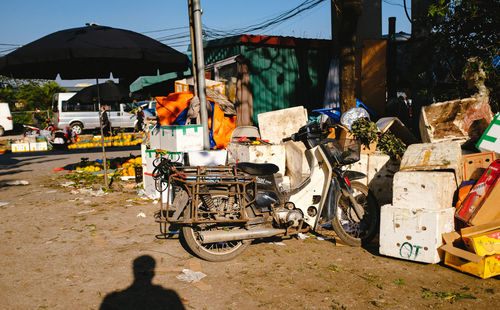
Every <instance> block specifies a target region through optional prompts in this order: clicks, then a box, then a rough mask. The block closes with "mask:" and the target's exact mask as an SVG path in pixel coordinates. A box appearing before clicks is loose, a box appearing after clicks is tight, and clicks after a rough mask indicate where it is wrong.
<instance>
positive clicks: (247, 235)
mask: <svg viewBox="0 0 500 310" xmlns="http://www.w3.org/2000/svg"><path fill="white" fill-rule="evenodd" d="M285 232H286V230H285V229H276V228H254V229H244V228H238V229H233V230H230V231H225V230H212V231H203V232H200V239H201V243H202V244H206V243H214V242H224V241H234V240H247V239H257V238H267V237H272V236H276V235H279V234H284V233H285Z"/></svg>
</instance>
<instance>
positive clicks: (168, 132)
mask: <svg viewBox="0 0 500 310" xmlns="http://www.w3.org/2000/svg"><path fill="white" fill-rule="evenodd" d="M150 146H151V148H152V149H161V150H165V151H169V152H188V151H199V150H203V126H202V125H183V126H156V127H154V128H152V129H150Z"/></svg>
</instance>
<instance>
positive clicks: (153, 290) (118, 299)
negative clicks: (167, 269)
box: [99, 255, 185, 310]
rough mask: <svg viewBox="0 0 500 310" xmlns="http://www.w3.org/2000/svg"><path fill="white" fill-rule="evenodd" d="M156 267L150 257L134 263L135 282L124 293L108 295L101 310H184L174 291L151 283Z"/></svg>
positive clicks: (138, 259)
mask: <svg viewBox="0 0 500 310" xmlns="http://www.w3.org/2000/svg"><path fill="white" fill-rule="evenodd" d="M155 265H156V262H155V260H154V259H153V258H152V257H151V256H149V255H143V256H140V257H138V258H136V259H135V260H134V263H133V268H134V282H133V283H132V284H131V285H130V286H129V287H128V288H126V289H124V290H122V291H118V292H113V293H109V294H108V295H106V297H105V298H104V300H103V301H102V304H101V307H100V308H99V309H100V310H108V309H123V310H128V309H130V310H132V309H150V310H156V309H169V310H177V309H179V310H184V309H185V308H184V305H183V304H182V301H181V299H180V298H179V295H177V293H176V292H175V291H174V290H170V289H165V288H163V287H162V286H160V285H154V284H153V283H152V282H151V281H152V279H153V277H154V275H155V273H154V270H155Z"/></svg>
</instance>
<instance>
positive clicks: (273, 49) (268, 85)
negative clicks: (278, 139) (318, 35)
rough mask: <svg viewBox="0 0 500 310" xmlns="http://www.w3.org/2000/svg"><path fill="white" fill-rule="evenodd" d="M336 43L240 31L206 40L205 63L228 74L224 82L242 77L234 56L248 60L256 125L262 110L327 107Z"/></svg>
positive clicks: (210, 67) (223, 73) (225, 74)
mask: <svg viewBox="0 0 500 310" xmlns="http://www.w3.org/2000/svg"><path fill="white" fill-rule="evenodd" d="M331 46H332V43H331V41H330V40H319V39H299V38H292V37H271V36H258V35H240V36H234V37H229V38H223V39H217V40H212V41H207V42H205V44H204V56H205V65H206V66H207V68H208V69H210V70H212V74H213V72H214V70H213V68H217V69H218V70H215V71H217V72H218V73H221V74H222V75H224V76H225V78H224V79H221V80H225V81H229V80H230V77H231V76H234V75H237V69H236V66H237V65H236V61H235V60H234V59H235V58H236V57H237V56H239V57H244V59H246V61H247V63H248V73H249V77H250V92H251V96H252V101H253V121H254V123H257V115H258V114H259V113H263V112H268V111H273V110H279V109H285V108H289V107H294V106H304V107H305V108H307V110H308V111H309V112H310V111H311V110H312V109H317V108H321V107H322V105H323V97H324V90H325V84H326V79H327V75H328V70H329V65H330V59H331V54H332V53H331ZM231 64H234V66H233V68H231ZM210 78H212V79H217V77H215V78H214V76H211V77H210ZM233 80H234V78H233Z"/></svg>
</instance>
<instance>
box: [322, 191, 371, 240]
mask: <svg viewBox="0 0 500 310" xmlns="http://www.w3.org/2000/svg"><path fill="white" fill-rule="evenodd" d="M351 188H352V191H353V196H354V199H355V200H356V202H357V203H358V204H360V205H361V206H362V207H363V210H364V212H365V214H364V216H363V218H362V219H361V220H359V219H358V218H357V217H356V216H355V212H354V208H353V206H352V203H351V201H350V200H349V197H347V196H344V195H342V194H341V195H339V197H338V200H337V209H336V211H335V217H334V218H333V220H332V226H333V229H334V230H335V232H336V233H337V235H338V237H339V238H340V239H341V240H342V241H343V242H345V243H346V244H348V245H350V246H361V245H363V244H367V243H369V242H370V241H371V240H372V239H373V238H374V237H375V235H376V234H377V232H378V226H379V217H380V215H379V210H378V209H379V208H378V203H377V200H376V199H375V197H374V196H373V194H372V193H370V191H369V189H368V188H367V187H366V186H365V185H363V184H361V183H357V182H352V184H351Z"/></svg>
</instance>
